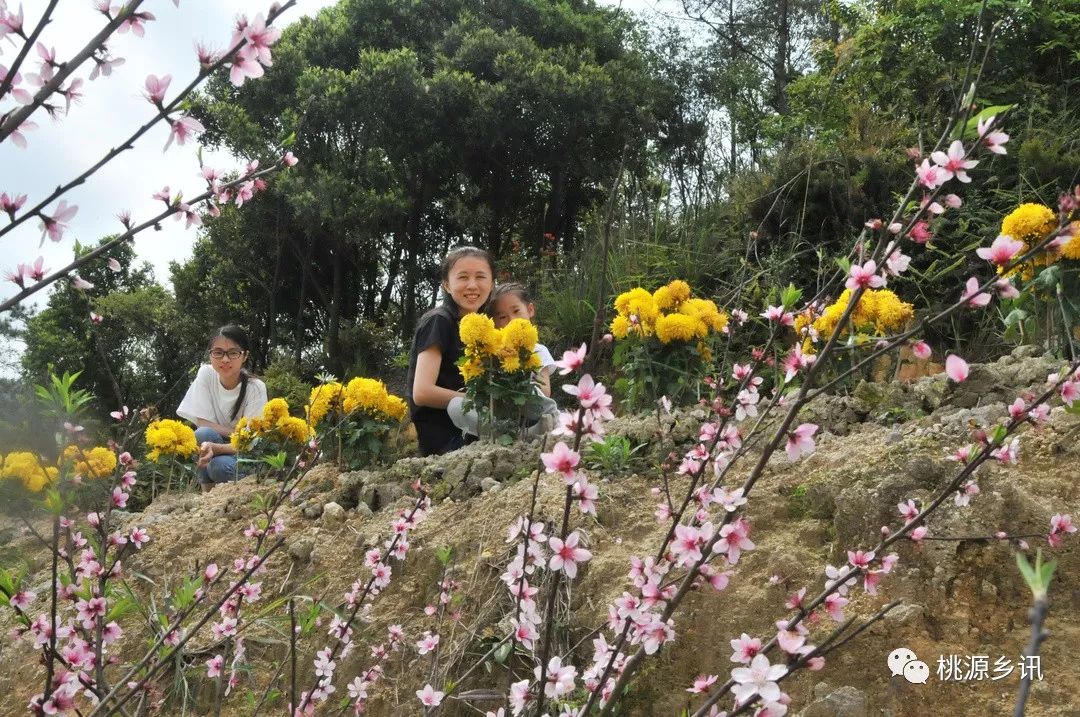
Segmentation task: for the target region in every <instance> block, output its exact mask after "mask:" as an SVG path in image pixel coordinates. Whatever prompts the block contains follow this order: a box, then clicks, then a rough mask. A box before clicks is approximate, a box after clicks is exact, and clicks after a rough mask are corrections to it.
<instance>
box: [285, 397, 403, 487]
mask: <svg viewBox="0 0 1080 717" xmlns="http://www.w3.org/2000/svg"><path fill="white" fill-rule="evenodd" d="M407 411H408V405H407V404H406V403H405V401H404V399H402V398H400V397H398V396H395V395H393V394H391V393H390V392H389V391H388V390H387V389H386V385H385V384H384V383H383V382H382V381H379V380H376V379H373V378H363V377H360V376H358V377H356V378H354V379H352V380H351V381H349V382H348V383H347V384H344V385H342V384H341V383H338V382H337V381H326V382H324V383H321V384H319V385H318V386H316V387H315V388H313V389H311V396H310V397H309V399H308V405H307V420H308V423H309V424H310V425H311V427H312V428H313V429H314V430H315V431H316V432H317V434H318V435H319V437H320V438H321V439H323V440H325V439H327V438H329V439H331V441H333V442H334V443H335V444H336V447H337V459H338V462H340V463H342V464H344V465H345V466H346V467H347V468H349V469H356V468H360V467H362V466H365V465H368V464H369V463H371V462H372V461H374V460H377V459H378V458H379V456H380V455H381V454H382V453H383V452H384V450H385V448H386V444H387V437H388V436H389V435H390V432H391V431H392V430H393V429H394V428H395V427H397V426H399V425H400V424H401V421H402V419H403V418H405V413H406V412H407Z"/></svg>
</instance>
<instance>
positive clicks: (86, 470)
mask: <svg viewBox="0 0 1080 717" xmlns="http://www.w3.org/2000/svg"><path fill="white" fill-rule="evenodd" d="M59 464H60V466H61V467H62V468H63V467H70V468H71V470H72V472H73V473H74V474H75V475H76V476H78V477H80V478H105V477H111V476H112V473H113V471H114V470H116V464H117V458H116V453H114V452H113V451H112V450H111V449H109V448H106V447H104V446H94V447H93V448H82V447H81V446H77V445H69V446H67V447H66V448H64V451H63V453H61V454H60V461H59Z"/></svg>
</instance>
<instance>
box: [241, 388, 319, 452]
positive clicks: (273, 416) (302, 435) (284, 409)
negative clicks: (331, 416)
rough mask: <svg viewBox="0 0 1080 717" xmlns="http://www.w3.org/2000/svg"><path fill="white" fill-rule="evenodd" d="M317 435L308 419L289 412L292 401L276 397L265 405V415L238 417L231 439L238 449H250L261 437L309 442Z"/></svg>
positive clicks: (278, 440) (296, 444) (299, 443)
mask: <svg viewBox="0 0 1080 717" xmlns="http://www.w3.org/2000/svg"><path fill="white" fill-rule="evenodd" d="M313 435H314V434H313V432H312V430H311V427H310V426H309V425H308V422H307V421H305V420H304V419H303V418H300V417H298V416H291V415H289V404H288V402H287V401H286V400H285V399H283V398H273V399H271V400H270V401H268V402H267V403H266V405H265V406H263V412H262V416H257V417H255V418H247V417H246V416H245V417H242V418H241V419H240V420H239V421H237V423H236V428H235V430H234V431H233V434H232V436H231V437H230V439H229V440H230V442H231V443H232V445H233V446H234V447H235V448H236V449H237V450H238V451H246V450H249V449H251V448H252V447H253V446H254V444H255V441H256V440H260V439H269V440H273V441H276V442H279V443H283V444H291V445H295V446H305V445H307V443H308V441H309V440H311V438H312V436H313Z"/></svg>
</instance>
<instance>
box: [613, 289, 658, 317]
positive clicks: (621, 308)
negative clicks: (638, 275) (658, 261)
mask: <svg viewBox="0 0 1080 717" xmlns="http://www.w3.org/2000/svg"><path fill="white" fill-rule="evenodd" d="M644 301H653V296H652V294H650V293H649V292H648V291H646V290H645V289H642V288H641V287H640V286H637V287H634V288H633V289H631V290H630V291H624V292H623V293H621V294H619V295H618V296H617V297H615V310H616V311H618V312H619V313H620V314H622V315H623V316H629V315H630V314H631V313H633V312H632V311H631V310H630V307H631V305H633V304H640V303H641V302H644Z"/></svg>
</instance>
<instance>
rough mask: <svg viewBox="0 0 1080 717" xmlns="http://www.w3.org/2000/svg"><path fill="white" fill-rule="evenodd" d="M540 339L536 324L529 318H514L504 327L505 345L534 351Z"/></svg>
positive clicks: (503, 341)
mask: <svg viewBox="0 0 1080 717" xmlns="http://www.w3.org/2000/svg"><path fill="white" fill-rule="evenodd" d="M538 340H539V336H538V335H537V333H536V326H535V325H533V323H532V322H531V321H529V320H528V319H514V320H513V321H511V322H510V323H508V324H507V325H506V326H504V327H503V329H502V343H503V346H505V347H508V348H511V349H513V350H515V351H532V350H533V349H534V348H535V347H536V342H537V341H538Z"/></svg>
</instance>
